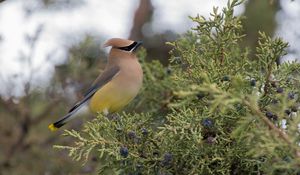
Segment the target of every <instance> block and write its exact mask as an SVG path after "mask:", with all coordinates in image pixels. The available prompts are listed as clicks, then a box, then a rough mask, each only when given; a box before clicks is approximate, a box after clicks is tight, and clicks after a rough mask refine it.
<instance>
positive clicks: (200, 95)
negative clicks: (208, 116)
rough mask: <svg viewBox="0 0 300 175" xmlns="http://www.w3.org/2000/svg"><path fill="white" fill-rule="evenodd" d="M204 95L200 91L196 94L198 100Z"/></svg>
mask: <svg viewBox="0 0 300 175" xmlns="http://www.w3.org/2000/svg"><path fill="white" fill-rule="evenodd" d="M204 97H205V94H204V93H203V92H200V93H198V94H197V98H198V100H201V99H202V98H204Z"/></svg>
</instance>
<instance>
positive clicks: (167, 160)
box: [162, 153, 173, 166]
mask: <svg viewBox="0 0 300 175" xmlns="http://www.w3.org/2000/svg"><path fill="white" fill-rule="evenodd" d="M172 159H173V155H172V154H171V153H165V155H164V159H163V160H162V165H163V166H168V165H170V163H171V162H172Z"/></svg>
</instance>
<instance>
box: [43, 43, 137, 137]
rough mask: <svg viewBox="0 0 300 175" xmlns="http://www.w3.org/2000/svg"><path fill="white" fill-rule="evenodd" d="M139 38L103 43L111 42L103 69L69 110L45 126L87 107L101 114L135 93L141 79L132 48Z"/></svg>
mask: <svg viewBox="0 0 300 175" xmlns="http://www.w3.org/2000/svg"><path fill="white" fill-rule="evenodd" d="M141 45H142V41H133V40H129V39H122V38H111V39H109V40H108V41H106V42H105V43H104V45H103V46H104V47H109V46H111V49H110V51H109V54H108V59H107V64H106V66H105V68H104V71H103V72H102V73H101V74H100V75H99V76H98V77H97V78H96V80H95V81H94V82H93V83H92V85H91V87H90V88H89V89H88V90H87V92H86V93H85V94H84V96H83V98H82V99H81V100H80V101H78V102H77V103H76V104H75V105H74V106H73V107H72V108H71V109H70V110H69V112H68V113H67V114H66V115H65V116H63V117H62V118H61V119H59V120H58V121H56V122H54V123H52V124H50V125H49V126H48V128H49V129H50V130H51V131H56V130H57V129H59V128H60V127H62V126H64V125H65V124H66V123H67V122H69V121H70V120H71V119H74V118H76V117H78V116H80V115H81V114H82V112H83V111H86V109H88V110H89V111H91V112H92V113H96V114H97V113H103V114H104V115H108V114H112V113H115V112H117V111H119V110H121V109H122V108H124V107H125V106H126V105H127V104H128V103H129V102H130V101H132V100H133V99H134V98H135V97H136V96H137V94H138V92H139V90H140V89H141V87H142V83H143V71H142V67H141V65H140V63H139V61H138V58H137V56H136V50H137V49H138V48H139V47H140V46H141Z"/></svg>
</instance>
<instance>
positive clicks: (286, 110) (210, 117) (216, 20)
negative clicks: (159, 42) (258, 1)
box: [56, 0, 300, 175]
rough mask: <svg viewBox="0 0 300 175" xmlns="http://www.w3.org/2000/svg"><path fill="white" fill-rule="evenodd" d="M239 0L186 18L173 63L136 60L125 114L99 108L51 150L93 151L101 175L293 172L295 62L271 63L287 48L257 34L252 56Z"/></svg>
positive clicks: (85, 155) (298, 73) (298, 81)
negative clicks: (237, 10)
mask: <svg viewBox="0 0 300 175" xmlns="http://www.w3.org/2000/svg"><path fill="white" fill-rule="evenodd" d="M241 3H242V1H239V0H233V1H231V2H228V5H227V7H226V8H224V9H223V10H222V11H219V10H218V8H214V9H213V12H212V14H211V16H210V17H209V18H204V17H203V16H197V17H195V18H191V19H192V20H193V21H194V22H195V23H197V27H196V28H194V29H192V31H190V32H188V33H187V34H185V35H184V36H182V37H181V38H180V39H179V40H177V41H176V42H173V43H169V44H170V45H172V46H173V50H172V51H171V58H170V62H171V64H170V67H169V68H164V67H163V66H162V65H161V64H160V63H159V62H157V61H152V62H145V61H143V59H142V63H143V70H144V75H145V80H144V88H143V90H142V92H141V93H140V95H139V97H137V98H136V99H135V101H134V102H133V103H132V104H131V105H130V107H128V111H129V112H125V113H119V114H117V117H112V118H113V119H109V118H111V117H105V116H103V115H101V114H99V115H98V116H97V118H96V119H94V120H93V121H91V122H87V123H86V124H85V126H84V128H83V130H82V131H74V130H71V131H66V132H65V135H66V136H71V137H74V140H75V141H74V144H73V145H72V146H56V147H57V148H61V149H67V150H68V151H69V155H70V156H71V157H73V158H74V159H75V160H83V161H87V160H89V158H90V157H91V155H92V156H96V157H98V158H99V160H100V162H99V174H161V175H162V174H180V175H183V174H203V175H208V174H280V175H281V174H297V173H298V172H299V171H300V159H299V157H300V148H299V141H300V137H299V126H298V125H299V123H300V115H299V112H298V109H299V102H300V98H299V93H300V65H299V64H297V63H283V64H281V65H277V64H276V61H277V60H278V59H280V57H282V56H283V55H284V54H286V52H285V49H286V47H287V46H288V44H287V43H285V42H283V41H282V40H281V39H280V38H275V39H272V38H270V37H268V36H266V35H265V34H264V33H263V32H261V33H260V34H259V35H260V37H259V41H258V43H259V44H258V47H257V49H256V53H257V54H256V56H255V57H254V58H249V54H248V53H249V52H248V49H247V48H241V45H240V43H241V40H242V39H243V36H244V35H243V34H242V25H241V17H237V16H234V15H233V11H234V7H235V6H237V5H239V4H241ZM140 57H141V58H144V57H145V51H142V52H140ZM130 111H131V112H130ZM132 111H133V112H132Z"/></svg>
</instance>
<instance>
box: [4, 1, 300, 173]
mask: <svg viewBox="0 0 300 175" xmlns="http://www.w3.org/2000/svg"><path fill="white" fill-rule="evenodd" d="M226 3H227V0H210V1H206V0H177V1H159V0H127V1H124V0H110V1H104V0H6V1H3V0H0V175H2V174H4V175H6V174H9V175H10V174H22V175H27V174H31V175H32V174H45V175H52V174H55V175H58V174H93V173H94V172H95V168H96V167H97V163H96V161H95V159H96V158H92V159H91V160H90V161H89V162H88V163H87V164H86V165H84V166H82V165H81V163H80V162H79V163H78V162H75V161H72V160H71V159H70V158H69V157H68V156H67V153H66V152H63V151H57V150H53V148H52V146H53V145H54V144H60V145H61V144H64V145H67V144H68V142H69V140H68V138H63V137H61V136H60V133H61V131H59V132H56V133H50V131H48V128H47V126H48V124H49V123H51V122H53V121H55V120H56V119H58V118H59V117H60V116H62V115H64V114H65V113H66V112H67V111H68V109H69V107H71V106H72V105H73V104H74V103H75V102H76V100H78V99H80V98H81V97H82V93H84V91H85V90H86V89H87V88H88V86H89V85H90V84H91V82H92V81H93V79H94V78H95V77H97V75H98V74H99V73H100V72H101V70H102V69H103V67H104V65H105V63H106V56H107V53H108V50H107V49H103V48H100V46H101V44H103V42H104V41H105V40H107V39H109V38H112V37H121V38H130V39H132V40H143V41H144V47H145V48H146V50H147V53H148V56H147V59H148V60H150V59H158V60H160V61H161V62H162V63H163V64H164V65H165V66H167V65H168V58H169V56H168V52H169V50H170V49H171V48H170V47H169V46H166V45H165V42H167V41H174V40H176V38H178V37H179V36H180V35H181V34H183V33H185V32H186V31H187V30H189V29H190V28H191V27H193V26H194V24H193V23H192V22H191V20H190V19H189V18H188V16H196V15H197V14H200V15H203V16H205V17H208V16H209V13H210V12H211V11H212V7H213V6H218V7H219V9H222V7H224V6H225V5H226ZM236 15H245V16H246V18H245V20H244V27H245V28H244V30H245V31H244V32H245V33H246V34H247V35H246V37H245V39H244V42H243V44H245V45H248V46H250V50H251V52H250V55H252V56H254V54H255V52H254V51H253V50H254V48H255V47H256V44H257V37H258V31H259V30H260V31H265V32H266V33H267V34H269V35H271V36H274V37H275V36H280V37H282V38H284V40H286V41H288V42H289V43H290V47H289V50H288V52H289V54H288V55H286V56H285V57H284V58H283V59H282V60H281V62H282V61H293V60H297V59H298V60H300V30H299V29H300V2H299V1H297V0H295V1H292V0H291V1H290V0H281V1H276V0H248V1H246V3H245V4H243V5H241V6H239V7H238V8H237V9H236ZM89 117H90V118H85V119H78V120H76V121H73V122H71V123H70V124H69V125H67V126H66V127H65V128H74V129H77V130H78V129H79V128H80V127H81V125H82V120H89V119H91V118H92V116H89Z"/></svg>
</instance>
